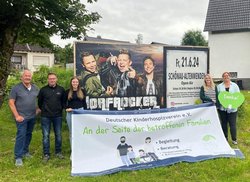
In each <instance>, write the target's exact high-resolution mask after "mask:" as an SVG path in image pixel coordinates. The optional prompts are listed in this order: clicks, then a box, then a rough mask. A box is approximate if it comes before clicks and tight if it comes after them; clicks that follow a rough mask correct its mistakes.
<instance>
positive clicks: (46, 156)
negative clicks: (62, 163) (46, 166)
mask: <svg viewBox="0 0 250 182" xmlns="http://www.w3.org/2000/svg"><path fill="white" fill-rule="evenodd" d="M49 158H50V157H49V155H48V154H45V155H44V156H43V162H48V160H49Z"/></svg>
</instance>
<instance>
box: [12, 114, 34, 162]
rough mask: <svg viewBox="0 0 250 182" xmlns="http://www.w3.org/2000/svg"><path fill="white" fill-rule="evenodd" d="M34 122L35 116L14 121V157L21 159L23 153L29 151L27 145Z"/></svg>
mask: <svg viewBox="0 0 250 182" xmlns="http://www.w3.org/2000/svg"><path fill="white" fill-rule="evenodd" d="M35 122H36V120H35V118H31V119H24V120H23V121H22V122H17V121H16V127H17V133H16V142H15V149H14V153H15V159H21V158H22V157H23V155H24V154H26V153H28V152H29V145H30V141H31V138H32V131H33V128H34V125H35Z"/></svg>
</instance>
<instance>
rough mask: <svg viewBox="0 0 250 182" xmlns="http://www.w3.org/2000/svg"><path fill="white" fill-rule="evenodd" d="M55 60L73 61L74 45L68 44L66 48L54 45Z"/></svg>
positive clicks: (60, 61) (58, 61) (59, 61)
mask: <svg viewBox="0 0 250 182" xmlns="http://www.w3.org/2000/svg"><path fill="white" fill-rule="evenodd" d="M53 52H54V53H55V60H56V62H57V63H64V64H66V63H73V46H72V45H71V44H67V45H66V46H65V47H64V48H61V47H60V46H54V49H53Z"/></svg>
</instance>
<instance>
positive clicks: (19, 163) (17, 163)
mask: <svg viewBox="0 0 250 182" xmlns="http://www.w3.org/2000/svg"><path fill="white" fill-rule="evenodd" d="M15 165H16V166H17V167H20V166H23V160H22V159H20V158H19V159H16V163H15Z"/></svg>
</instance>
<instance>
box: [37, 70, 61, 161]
mask: <svg viewBox="0 0 250 182" xmlns="http://www.w3.org/2000/svg"><path fill="white" fill-rule="evenodd" d="M64 98H65V90H64V88H63V87H61V86H59V85H58V84H57V76H56V74H55V73H49V74H48V85H46V86H44V87H43V88H41V90H40V92H39V95H38V106H39V108H40V109H41V117H42V120H41V125H42V133H43V154H44V157H43V160H44V162H47V161H48V160H49V158H50V128H51V123H52V124H53V129H54V133H55V154H56V156H57V157H58V158H60V159H63V155H62V135H61V129H62V110H63V107H64V103H65V102H64Z"/></svg>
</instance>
